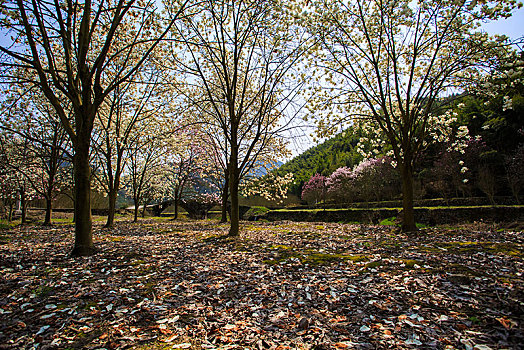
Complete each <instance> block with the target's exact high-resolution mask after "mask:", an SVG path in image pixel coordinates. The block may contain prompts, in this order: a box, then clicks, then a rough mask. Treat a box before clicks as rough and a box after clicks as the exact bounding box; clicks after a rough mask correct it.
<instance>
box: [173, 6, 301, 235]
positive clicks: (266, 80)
mask: <svg viewBox="0 0 524 350" xmlns="http://www.w3.org/2000/svg"><path fill="white" fill-rule="evenodd" d="M191 3H192V4H193V3H194V4H195V6H196V7H195V9H198V16H194V17H183V20H182V21H180V22H179V23H177V26H176V31H174V33H173V38H174V40H175V42H176V43H177V44H176V45H174V46H173V51H172V52H173V53H172V59H173V60H174V61H175V64H173V66H175V67H179V68H180V71H181V73H182V77H183V78H184V80H185V83H186V84H190V89H192V90H194V91H196V96H190V97H191V99H193V100H194V105H195V106H197V107H200V110H201V111H202V112H203V114H207V115H208V116H209V120H212V124H213V126H214V127H216V128H218V130H220V132H221V137H220V142H223V144H222V145H221V147H222V148H223V149H224V150H226V151H225V153H224V157H225V158H226V161H225V162H224V164H225V166H226V169H225V170H227V174H228V181H229V183H228V185H229V196H230V199H231V227H230V232H229V233H230V235H232V236H238V235H239V234H240V233H239V219H240V217H239V204H238V199H239V186H240V181H241V179H242V173H243V172H244V173H245V170H246V168H248V167H249V165H250V164H256V163H257V156H256V154H257V152H258V150H262V149H263V148H264V147H263V145H264V144H265V143H266V140H269V139H271V138H275V137H277V136H278V135H279V133H280V132H281V131H282V130H283V129H284V128H286V127H287V125H288V124H287V123H286V122H284V123H283V121H284V120H285V118H284V114H283V111H285V110H287V108H286V106H288V105H290V104H291V101H292V100H293V99H294V97H295V96H296V95H297V91H298V87H299V85H298V84H294V83H293V81H292V77H291V74H292V73H293V72H294V70H295V68H296V67H297V64H296V63H297V62H298V61H299V60H300V59H301V57H303V54H304V53H305V52H306V51H307V49H308V45H307V44H306V43H305V41H304V40H303V39H302V38H303V35H302V31H303V30H302V29H301V28H299V27H297V26H294V23H293V21H292V17H291V16H290V15H289V14H288V13H287V12H286V11H282V9H284V8H286V7H287V4H286V2H283V1H262V0H255V1H228V0H220V1H211V0H204V1H199V0H195V1H194V2H191ZM168 9H169V6H168ZM179 43H182V45H180V44H179ZM186 90H187V89H186ZM185 94H187V92H185ZM187 95H189V94H187Z"/></svg>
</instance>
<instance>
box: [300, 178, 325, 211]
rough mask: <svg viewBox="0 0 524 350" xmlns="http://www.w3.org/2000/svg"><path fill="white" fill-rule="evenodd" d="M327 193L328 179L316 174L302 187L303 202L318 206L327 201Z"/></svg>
mask: <svg viewBox="0 0 524 350" xmlns="http://www.w3.org/2000/svg"><path fill="white" fill-rule="evenodd" d="M326 192H327V188H326V177H325V176H322V175H320V174H315V175H313V176H312V177H311V178H310V179H309V180H308V181H307V182H306V183H305V184H304V186H303V187H302V200H304V201H306V202H308V203H310V204H318V203H320V202H324V201H325V200H326Z"/></svg>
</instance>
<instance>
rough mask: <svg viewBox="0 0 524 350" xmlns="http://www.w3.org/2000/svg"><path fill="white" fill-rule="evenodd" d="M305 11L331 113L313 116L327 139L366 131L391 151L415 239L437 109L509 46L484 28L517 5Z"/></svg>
mask: <svg viewBox="0 0 524 350" xmlns="http://www.w3.org/2000/svg"><path fill="white" fill-rule="evenodd" d="M519 6H520V5H519ZM303 8H304V12H303V16H302V18H301V21H302V23H304V25H305V26H307V28H309V31H310V33H311V34H312V35H313V36H314V37H316V38H318V40H319V42H320V43H321V44H320V45H319V51H318V54H317V55H316V56H315V60H316V62H315V63H316V65H317V66H318V67H321V68H323V69H324V72H325V75H324V76H323V79H322V80H321V81H320V83H321V84H322V86H323V87H326V88H327V89H326V90H323V91H324V94H318V101H317V102H318V104H317V106H321V107H322V110H324V111H326V112H322V110H317V111H316V112H315V113H314V115H313V116H314V117H315V118H317V121H318V124H319V127H320V129H321V130H322V131H324V132H325V131H327V130H329V129H330V127H331V128H333V126H339V125H344V123H348V122H349V123H364V124H365V125H366V129H367V130H369V131H371V132H373V133H374V134H378V137H377V136H373V137H372V139H382V140H384V141H386V142H387V143H388V144H389V145H390V147H391V148H392V153H393V154H392V156H393V157H394V159H395V161H396V163H397V166H398V170H399V172H400V174H401V178H402V193H403V221H402V230H403V231H407V232H409V231H415V230H416V229H417V228H416V225H415V217H414V210H413V168H414V162H415V160H416V158H417V155H418V154H419V153H420V151H421V149H422V148H423V147H424V142H427V140H428V134H429V132H430V129H431V128H432V127H433V125H434V122H439V121H440V120H441V119H443V118H442V117H441V116H440V115H439V114H440V113H439V112H438V108H440V107H441V106H437V101H439V99H440V97H442V96H443V95H445V94H446V93H448V92H450V91H453V89H456V88H460V87H461V84H462V83H464V82H469V81H471V79H473V78H475V77H476V76H477V75H478V74H479V70H478V68H479V66H481V65H482V64H489V63H490V62H489V59H490V58H491V57H493V55H494V54H495V53H497V52H496V51H497V49H500V48H501V47H502V46H503V45H504V44H505V41H504V38H496V39H491V38H489V37H488V36H487V34H486V33H485V32H482V31H480V30H479V27H480V24H481V22H482V21H485V20H492V19H497V18H500V17H507V16H510V15H511V10H512V9H513V8H515V2H514V1H504V0H503V1H494V2H489V3H486V2H482V1H479V2H477V1H459V2H457V1H455V0H446V1H438V2H432V1H426V0H418V1H408V0H402V1H386V2H384V1H375V0H371V1H364V0H356V1H350V2H347V1H342V0H338V1H337V0H336V1H327V0H318V1H313V2H312V3H310V2H309V1H308V2H307V3H306V4H305V6H304V7H303ZM322 97H324V100H323V101H322ZM326 106H333V108H325V107H326ZM348 116H349V117H348ZM379 144H380V142H379Z"/></svg>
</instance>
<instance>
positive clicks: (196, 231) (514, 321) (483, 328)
mask: <svg viewBox="0 0 524 350" xmlns="http://www.w3.org/2000/svg"><path fill="white" fill-rule="evenodd" d="M95 230H96V233H95V237H96V241H97V243H96V244H97V246H98V247H99V248H100V250H101V251H100V253H98V254H97V255H96V256H93V257H88V258H77V259H70V258H69V257H68V253H69V252H70V249H71V247H72V237H73V233H72V227H71V226H67V225H65V226H55V227H53V228H45V227H35V226H23V227H17V228H15V229H13V230H11V231H0V314H1V315H0V344H1V345H0V349H3V348H6V349H11V348H12V349H30V348H33V347H36V348H47V349H54V348H59V349H68V348H73V349H77V348H86V349H89V348H92V349H96V348H98V349H100V348H105V349H123V348H135V349H171V348H193V349H212V348H220V349H243V348H254V349H267V348H271V349H295V348H298V349H310V348H311V349H335V348H338V349H344V348H358V349H360V348H362V349H366V348H370V349H374V348H380V349H382V348H403V349H404V348H437V349H453V348H459V349H488V348H492V349H517V348H521V346H522V344H524V332H523V331H524V323H523V321H524V319H523V318H524V316H523V311H524V283H523V276H522V273H523V272H524V268H523V265H524V264H523V262H524V259H523V256H524V255H523V254H524V235H523V234H522V232H512V231H508V230H506V231H502V230H499V231H497V230H495V229H494V228H493V227H489V226H483V225H476V226H474V225H469V226H464V227H459V228H439V229H424V230H422V231H421V232H420V233H419V234H417V235H416V236H411V237H408V236H406V235H402V234H396V233H394V232H393V231H392V229H391V228H388V227H385V226H360V225H343V224H325V223H322V224H320V223H319V224H315V223H291V222H275V223H258V222H257V223H245V225H244V228H243V230H242V232H243V234H242V237H241V238H240V239H236V240H233V239H228V238H226V237H225V235H226V234H227V230H228V227H227V226H225V225H219V224H217V223H216V222H212V221H198V222H195V221H185V222H173V221H167V220H165V221H158V220H149V221H142V222H141V223H140V224H130V223H123V222H119V223H118V224H117V227H116V228H115V229H113V230H112V231H107V230H103V229H102V228H101V226H96V229H95Z"/></svg>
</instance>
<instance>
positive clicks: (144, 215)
mask: <svg viewBox="0 0 524 350" xmlns="http://www.w3.org/2000/svg"><path fill="white" fill-rule="evenodd" d="M148 204H149V202H148V201H144V206H143V207H142V217H143V218H145V217H146V208H147V205H148Z"/></svg>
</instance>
